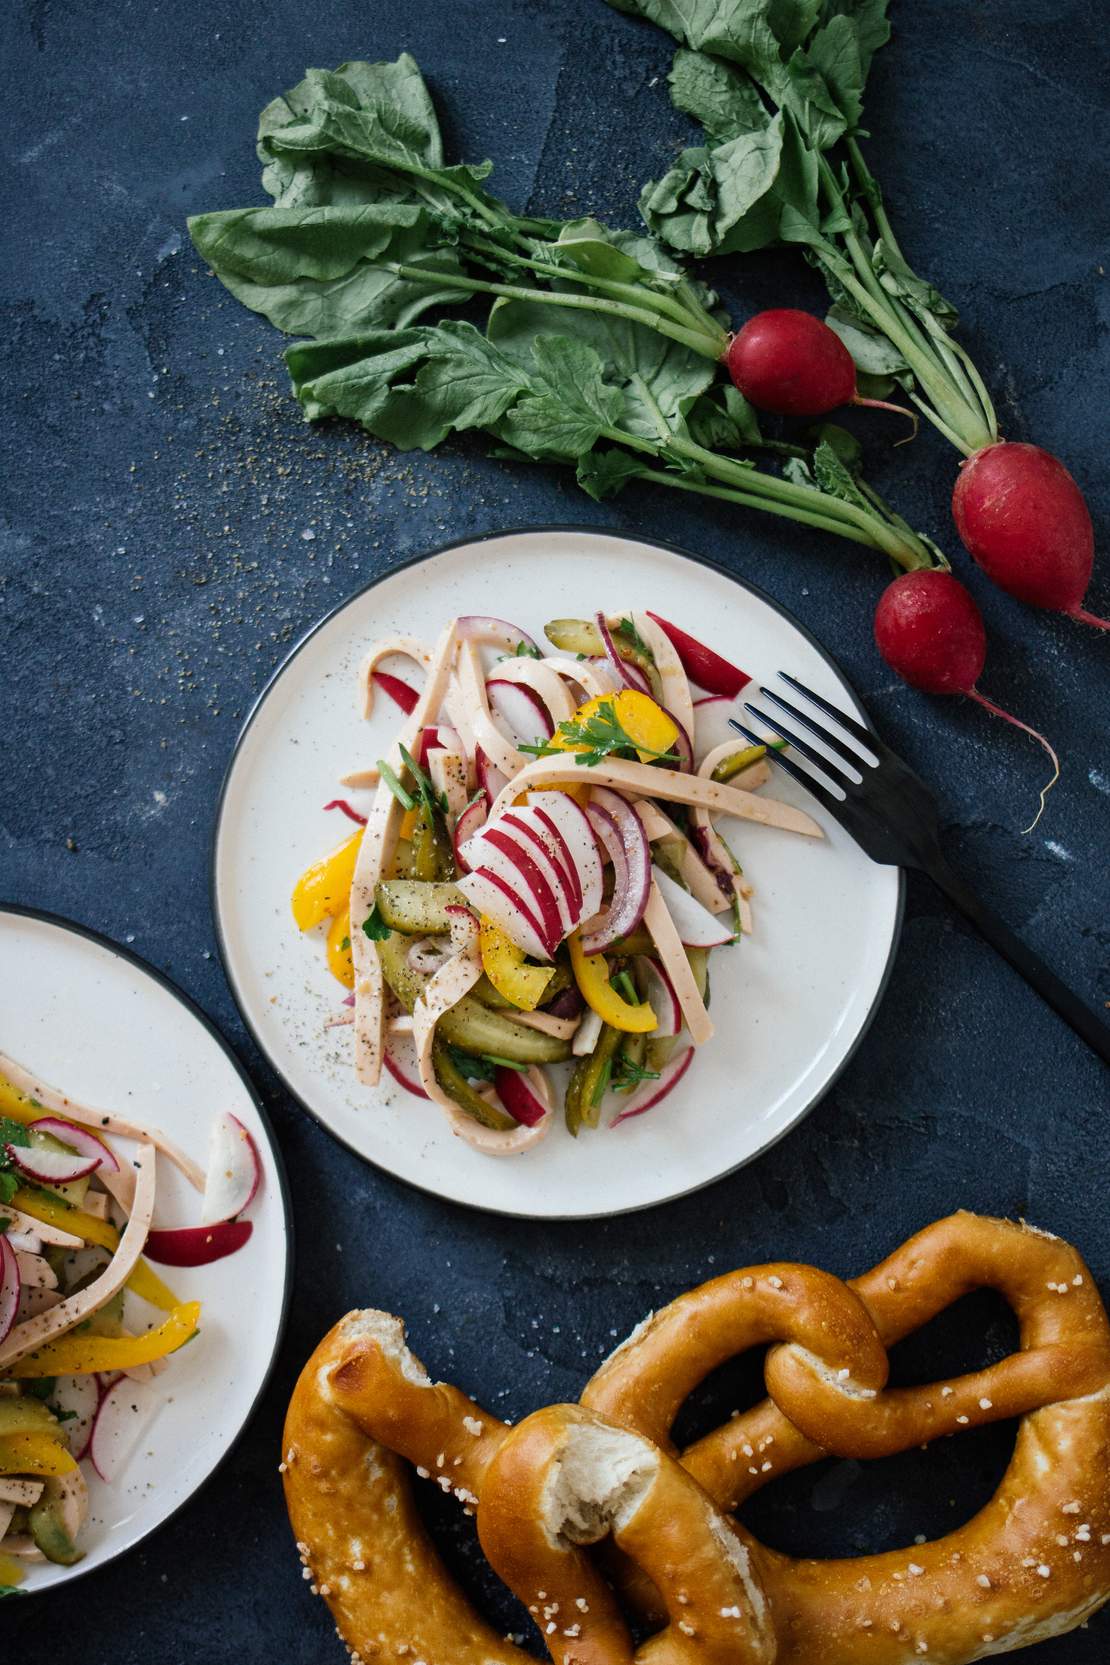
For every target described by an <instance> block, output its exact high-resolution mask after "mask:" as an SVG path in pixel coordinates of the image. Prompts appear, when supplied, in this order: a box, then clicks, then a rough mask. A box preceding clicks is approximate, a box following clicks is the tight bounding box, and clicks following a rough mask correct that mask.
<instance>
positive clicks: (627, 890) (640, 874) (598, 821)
mask: <svg viewBox="0 0 1110 1665" xmlns="http://www.w3.org/2000/svg"><path fill="white" fill-rule="evenodd" d="M586 814H587V816H588V818H589V821H590V825H591V826H592V827H593V829H594V831H595V833H597V835H598V837H599V838H600V839H601V842H602V843H603V844H604V845H605V847H606V849H607V850H608V852H609V854H610V856H611V857H612V858H613V895H612V899H611V901H610V903H609V906H608V908H606V910H605V912H604V913H603V914H602V915H601V916H600V917H599V918H597V919H594V920H591V921H590V923H589V928H588V929H586V930H584V931H583V934H582V947H583V948H584V949H585V951H586V953H587V954H601V953H604V951H605V949H607V948H611V947H612V945H613V943H614V942H617V941H619V940H620V938H621V937H626V936H628V934H629V932H630V931H634V930H635V929H636V926H637V925H638V924H639V923H640V921H641V919H642V918H643V917H644V909H645V908H646V907H647V901H648V894H649V892H650V890H651V844H650V843H649V841H648V836H647V833H646V832H645V831H644V824H643V822H642V821H641V820H640V817H639V816H638V815H637V813H636V811H635V810H634V809H633V807H632V805H631V804H630V803H629V802H628V800H627V799H626V798H622V797H621V795H620V793H619V792H611V791H609V790H608V788H607V787H596V788H595V789H594V790H593V792H592V793H591V796H590V802H589V805H588V806H587V809H586Z"/></svg>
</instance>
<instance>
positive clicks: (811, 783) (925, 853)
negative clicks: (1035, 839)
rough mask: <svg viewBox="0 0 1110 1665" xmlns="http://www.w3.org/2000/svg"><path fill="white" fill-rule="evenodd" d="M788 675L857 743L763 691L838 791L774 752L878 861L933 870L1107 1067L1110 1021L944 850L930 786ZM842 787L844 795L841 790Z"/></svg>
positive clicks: (755, 739)
mask: <svg viewBox="0 0 1110 1665" xmlns="http://www.w3.org/2000/svg"><path fill="white" fill-rule="evenodd" d="M779 675H780V677H781V678H782V680H783V682H785V683H786V684H787V686H788V687H789V688H791V689H793V690H794V692H795V693H797V694H799V695H801V697H802V699H803V700H804V701H806V702H807V704H808V705H809V706H813V707H816V709H817V710H818V711H822V712H824V714H825V716H826V717H831V718H832V721H833V723H834V724H835V725H836V727H837V728H838V729H840V730H842V731H843V733H844V734H845V735H848V736H849V737H850V739H851V740H852V741H853V742H854V744H852V745H849V744H848V742H847V741H846V740H844V739H842V738H841V735H840V734H838V733H836V732H835V731H834V730H833V729H832V728H831V727H830V725H829V724H827V723H823V722H820V721H819V720H818V719H817V718H816V717H815V716H814V715H813V713H812V712H811V711H809V710H808V709H803V708H802V707H801V706H798V705H794V704H792V703H791V702H790V701H789V700H786V699H783V697H782V695H781V694H777V693H775V692H774V690H773V689H771V688H760V690H759V691H760V693H761V694H762V695H763V698H764V699H765V700H767V701H769V702H770V704H771V705H772V706H774V707H777V710H776V711H772V712H765V711H761V710H759V709H758V707H756V706H754V705H751V704H748V703H747V702H746V701H745V709H746V710H748V711H750V712H751V714H752V716H753V717H755V718H756V719H757V720H758V721H759V722H761V723H762V724H764V726H765V727H767V728H770V729H773V730H774V732H775V733H776V734H778V735H779V736H780V737H781V738H782V739H783V740H785V741H786V742H787V744H788V745H789V746H791V747H792V749H793V750H794V751H795V752H796V753H797V754H798V756H799V757H803V758H806V759H807V760H808V762H809V763H811V764H813V765H814V767H815V768H817V769H819V770H820V771H821V774H822V775H824V776H825V779H826V780H828V781H831V782H832V783H833V784H834V785H835V786H836V788H837V789H838V790H837V791H836V792H833V791H830V789H829V787H828V786H826V785H825V784H824V782H823V781H821V780H819V779H818V778H817V776H816V775H814V774H811V773H810V771H809V770H808V769H804V768H802V766H801V765H800V764H799V763H797V762H795V760H794V758H792V757H786V756H784V755H783V753H781V752H778V751H773V752H771V753H770V754H769V755H770V756H771V757H773V758H774V761H775V762H776V763H777V764H778V766H779V768H780V769H785V770H786V772H787V774H788V775H791V776H793V778H794V779H795V780H796V781H800V782H801V784H802V785H803V786H804V787H805V788H806V790H807V791H808V792H811V793H812V794H813V796H814V797H815V798H816V799H817V801H818V803H820V804H822V805H823V806H824V808H825V809H826V810H827V811H828V813H829V814H830V815H831V816H832V817H833V819H834V820H836V821H839V822H840V825H841V826H842V827H843V828H844V829H845V830H846V831H847V832H849V833H851V835H852V837H853V838H854V839H855V841H856V843H857V844H859V845H860V846H861V847H862V848H863V849H864V850H866V852H867V854H868V855H869V856H870V857H871V859H872V861H878V862H882V863H883V864H884V866H888V867H916V868H919V869H920V871H921V872H923V873H927V874H928V875H929V877H930V879H932V881H933V883H934V884H935V885H937V886H939V888H940V889H941V890H942V891H943V892H944V894H945V895H946V896H947V897H948V899H949V901H950V902H953V903H954V904H955V906H956V907H957V908H959V910H960V912H961V913H962V914H963V915H964V916H965V918H967V919H969V920H970V921H971V923H972V924H973V925H974V926H975V927H976V929H977V930H979V931H980V932H981V933H982V935H983V936H984V937H985V938H986V939H987V941H988V942H989V943H990V944H991V946H992V947H993V948H997V950H998V952H999V953H1000V954H1002V955H1004V956H1005V958H1006V959H1007V960H1009V962H1010V964H1011V965H1012V966H1013V967H1014V969H1015V970H1016V971H1019V972H1020V973H1021V975H1022V976H1023V977H1024V978H1025V980H1026V982H1027V983H1029V984H1030V985H1031V987H1032V988H1034V989H1036V991H1037V993H1038V994H1039V995H1040V996H1041V997H1042V999H1044V1000H1047V1002H1048V1004H1049V1005H1050V1006H1051V1007H1053V1008H1054V1010H1055V1011H1057V1012H1059V1014H1060V1016H1061V1017H1062V1018H1063V1019H1064V1021H1065V1022H1066V1023H1070V1024H1071V1026H1072V1028H1073V1029H1074V1030H1075V1032H1076V1034H1077V1035H1079V1036H1081V1037H1082V1039H1083V1040H1085V1041H1086V1043H1087V1045H1088V1046H1089V1047H1091V1048H1092V1050H1093V1051H1095V1052H1097V1053H1098V1056H1099V1057H1100V1058H1101V1059H1102V1061H1103V1063H1105V1064H1110V1027H1108V1026H1107V1025H1106V1024H1105V1023H1104V1022H1103V1021H1102V1020H1101V1019H1100V1018H1098V1017H1096V1015H1095V1013H1094V1012H1092V1011H1091V1010H1090V1008H1089V1007H1088V1006H1086V1005H1084V1003H1083V1001H1082V1000H1080V998H1079V996H1078V995H1077V994H1075V993H1074V992H1073V991H1072V990H1071V989H1069V988H1068V986H1067V985H1066V983H1062V982H1061V981H1060V979H1059V977H1057V975H1056V973H1055V972H1054V971H1052V970H1051V969H1050V968H1049V967H1048V966H1047V965H1045V963H1044V961H1043V960H1042V959H1041V957H1040V955H1039V954H1034V952H1033V950H1032V949H1031V948H1029V947H1027V946H1026V944H1025V943H1024V942H1022V940H1021V938H1020V937H1017V936H1015V935H1014V933H1013V931H1011V929H1010V927H1009V926H1008V925H1007V924H1006V923H1005V921H1004V920H1002V919H999V917H998V915H997V914H996V913H994V912H993V911H992V910H991V909H990V908H988V907H987V905H986V903H985V902H983V901H981V900H980V898H979V897H978V896H977V895H976V893H975V892H974V891H973V890H972V889H971V887H970V886H969V885H967V884H966V883H965V882H964V880H963V879H961V877H960V875H959V874H958V873H956V872H954V871H953V869H952V868H951V867H950V866H949V864H948V862H947V860H946V858H945V856H944V854H943V852H942V850H941V847H940V822H939V818H938V815H937V804H936V798H935V797H934V795H933V793H932V792H931V791H930V790H929V788H928V787H927V786H926V785H925V782H924V781H923V780H920V779H919V778H918V776H917V775H915V774H914V772H913V770H912V769H908V768H907V767H906V765H905V764H904V763H903V762H902V759H901V758H900V757H896V756H895V754H894V753H893V752H892V751H891V749H890V747H889V746H887V745H884V743H883V742H882V741H881V740H880V739H879V738H878V736H877V735H875V734H872V733H871V732H870V730H869V729H866V728H864V727H863V725H862V723H858V722H856V720H855V718H854V717H850V716H849V715H848V714H847V712H845V711H841V710H840V709H839V707H837V706H835V705H832V704H830V702H829V701H828V700H826V699H823V698H822V697H821V695H820V694H815V693H814V692H813V690H812V688H807V687H806V686H805V684H804V683H801V682H799V681H798V680H797V678H796V677H793V676H788V675H787V674H786V672H785V671H780V672H779ZM778 711H784V712H785V713H786V715H787V716H788V717H790V718H792V719H793V721H794V722H795V723H796V724H798V726H799V727H800V728H801V729H804V730H805V731H807V732H808V733H809V734H812V735H814V736H815V737H816V738H817V739H818V740H820V742H821V744H822V746H824V747H826V748H827V749H828V751H830V752H831V753H832V754H833V755H834V757H837V758H839V759H841V761H842V762H843V763H845V764H846V765H847V766H848V767H847V769H841V768H840V767H839V765H838V764H837V763H835V762H832V761H830V759H829V758H828V757H826V756H825V755H824V753H823V752H821V751H818V749H817V748H816V747H815V746H813V745H811V744H810V743H809V741H808V740H806V739H805V738H804V737H803V736H802V735H800V734H798V733H797V732H796V731H795V730H793V729H791V728H788V727H787V726H786V724H785V723H784V722H783V720H782V718H781V717H780V716H779V715H778V714H777V713H778ZM729 721H730V724H731V726H732V727H733V728H734V729H736V730H737V731H738V732H739V733H740V734H742V735H743V736H744V738H745V739H746V740H750V741H751V742H752V744H753V745H757V746H762V745H765V744H766V740H765V738H764V737H763V736H761V735H759V734H756V733H755V732H754V731H753V730H752V729H750V728H745V726H744V724H743V723H739V722H737V721H736V720H735V719H734V718H730V719H729ZM840 793H842V794H843V796H839V794H840Z"/></svg>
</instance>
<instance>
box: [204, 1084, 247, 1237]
mask: <svg viewBox="0 0 1110 1665" xmlns="http://www.w3.org/2000/svg"><path fill="white" fill-rule="evenodd" d="M261 1179H262V1163H261V1161H260V1160H259V1155H258V1147H257V1146H256V1144H255V1142H254V1140H253V1139H252V1138H251V1136H250V1134H249V1133H248V1132H247V1129H246V1128H245V1127H244V1126H243V1124H242V1122H241V1121H240V1120H239V1118H238V1116H233V1115H232V1114H231V1111H230V1110H225V1111H224V1113H223V1114H222V1115H221V1116H217V1117H216V1119H215V1121H214V1122H213V1123H212V1131H211V1133H210V1134H209V1140H208V1176H207V1179H206V1181H205V1186H204V1201H203V1202H202V1204H201V1210H200V1223H201V1225H202V1226H214V1225H218V1224H219V1223H220V1222H221V1221H223V1220H233V1219H234V1218H235V1216H236V1215H237V1214H242V1212H243V1210H244V1208H246V1207H247V1205H248V1203H250V1202H251V1200H252V1199H253V1197H254V1194H255V1192H256V1191H257V1190H258V1187H259V1184H260V1182H261Z"/></svg>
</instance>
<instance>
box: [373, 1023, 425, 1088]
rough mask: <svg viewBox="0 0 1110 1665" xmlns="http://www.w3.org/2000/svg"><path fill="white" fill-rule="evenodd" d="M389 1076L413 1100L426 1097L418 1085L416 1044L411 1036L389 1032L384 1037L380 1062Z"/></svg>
mask: <svg viewBox="0 0 1110 1665" xmlns="http://www.w3.org/2000/svg"><path fill="white" fill-rule="evenodd" d="M382 1061H383V1062H384V1064H385V1067H386V1069H387V1070H388V1071H389V1073H390V1075H391V1076H392V1077H393V1079H394V1081H396V1083H397V1085H398V1086H399V1087H403V1088H404V1089H405V1091H406V1093H411V1094H412V1096H413V1098H423V1099H426V1098H427V1097H428V1095H427V1093H426V1092H425V1091H424V1089H423V1087H422V1086H421V1085H420V1071H419V1069H418V1068H417V1065H416V1043H415V1042H414V1040H413V1038H412V1035H411V1034H409V1035H401V1034H398V1033H397V1032H396V1031H395V1030H392V1029H391V1030H389V1031H388V1033H387V1034H386V1037H385V1053H384V1057H383V1060H382Z"/></svg>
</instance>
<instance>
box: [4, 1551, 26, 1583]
mask: <svg viewBox="0 0 1110 1665" xmlns="http://www.w3.org/2000/svg"><path fill="white" fill-rule="evenodd" d="M26 1577H27V1571H26V1568H25V1567H24V1566H23V1564H22V1563H21V1562H19V1561H17V1560H16V1558H15V1556H14V1555H4V1554H3V1553H0V1590H5V1589H7V1590H10V1589H11V1588H12V1587H13V1586H14V1585H16V1584H22V1583H23V1580H24V1579H25V1578H26Z"/></svg>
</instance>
